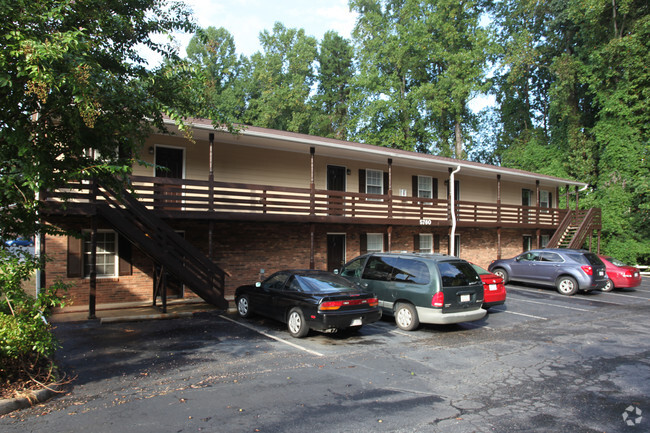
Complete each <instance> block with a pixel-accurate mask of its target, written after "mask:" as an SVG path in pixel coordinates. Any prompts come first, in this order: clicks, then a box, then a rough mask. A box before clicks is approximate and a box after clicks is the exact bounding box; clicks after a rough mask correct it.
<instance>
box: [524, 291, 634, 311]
mask: <svg viewBox="0 0 650 433" xmlns="http://www.w3.org/2000/svg"><path fill="white" fill-rule="evenodd" d="M511 289H516V290H521V291H522V292H528V293H538V294H539V293H540V292H539V291H538V290H529V289H523V288H521V287H511ZM548 295H549V296H553V298H554V299H558V298H557V297H558V296H562V297H563V298H566V296H564V295H559V294H558V295H555V294H553V292H550V291H549V293H548ZM574 299H576V300H577V301H587V302H602V303H605V304H611V305H620V306H623V305H625V304H619V303H616V302H611V301H603V300H601V299H584V298H580V297H578V298H574ZM557 306H558V307H559V305H557ZM567 308H568V307H567Z"/></svg>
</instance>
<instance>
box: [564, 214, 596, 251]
mask: <svg viewBox="0 0 650 433" xmlns="http://www.w3.org/2000/svg"><path fill="white" fill-rule="evenodd" d="M598 210H599V209H598ZM596 211H597V209H596V208H591V209H589V210H588V211H587V213H586V214H585V216H584V217H583V218H582V221H581V222H580V225H579V226H578V229H577V230H576V233H575V235H574V236H573V239H572V240H571V243H570V244H569V248H581V247H582V244H583V243H584V241H585V238H586V237H587V234H589V232H591V230H592V222H593V220H594V217H595V216H596Z"/></svg>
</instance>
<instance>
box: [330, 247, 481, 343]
mask: <svg viewBox="0 0 650 433" xmlns="http://www.w3.org/2000/svg"><path fill="white" fill-rule="evenodd" d="M339 273H340V274H341V276H343V277H345V278H347V279H348V280H350V281H352V282H354V283H357V284H359V285H360V286H361V287H363V288H364V289H366V290H368V291H371V292H373V293H374V294H375V295H376V296H377V298H378V299H379V306H380V307H382V310H383V312H384V313H385V314H389V315H393V316H394V317H395V323H396V324H397V326H398V327H400V328H401V329H403V330H406V331H412V330H414V329H416V328H417V327H418V326H419V325H420V323H433V324H449V323H460V322H471V321H473V320H480V319H481V318H483V316H485V310H484V309H482V308H481V305H482V304H483V283H482V282H481V278H480V277H479V276H478V274H477V273H476V271H475V270H474V268H473V267H472V265H471V264H470V263H468V262H467V261H465V260H462V259H459V258H458V257H453V256H448V255H444V254H417V253H370V254H364V255H362V256H359V257H357V258H355V259H353V260H351V261H349V262H348V263H346V264H345V265H344V266H343V268H342V269H341V270H340V272H339Z"/></svg>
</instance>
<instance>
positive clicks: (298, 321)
mask: <svg viewBox="0 0 650 433" xmlns="http://www.w3.org/2000/svg"><path fill="white" fill-rule="evenodd" d="M287 329H289V334H291V336H292V337H296V338H302V337H305V336H307V334H308V333H309V326H307V322H306V321H305V315H304V314H302V310H301V309H300V308H293V309H291V311H289V317H288V319H287Z"/></svg>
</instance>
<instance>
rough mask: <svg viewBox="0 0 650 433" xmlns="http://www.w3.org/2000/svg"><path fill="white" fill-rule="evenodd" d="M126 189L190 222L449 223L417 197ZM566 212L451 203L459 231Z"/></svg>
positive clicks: (550, 222)
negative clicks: (194, 218)
mask: <svg viewBox="0 0 650 433" xmlns="http://www.w3.org/2000/svg"><path fill="white" fill-rule="evenodd" d="M130 188H131V190H132V191H133V192H134V194H135V196H136V197H137V198H138V201H139V202H140V203H141V204H142V205H144V206H146V207H147V208H149V209H153V210H157V211H161V212H164V213H165V214H166V215H167V216H178V217H180V216H181V214H182V216H183V217H192V216H191V215H192V213H196V214H197V215H199V214H200V217H201V218H223V217H225V216H229V217H231V218H234V217H242V218H248V219H258V220H264V219H269V220H272V219H277V218H280V217H300V219H301V220H305V221H308V220H310V219H311V220H313V221H327V220H331V221H340V219H341V218H345V219H347V220H348V222H359V223H373V222H375V221H377V220H381V221H382V223H383V222H387V223H391V224H400V225H434V226H443V225H449V224H450V221H451V216H450V214H451V212H450V208H449V201H448V200H439V199H427V198H420V197H402V196H388V195H374V194H362V193H354V192H340V191H329V190H312V189H310V188H293V187H279V186H270V185H254V184H244V183H232V182H216V181H215V182H211V183H210V182H208V181H200V180H192V179H169V178H154V177H144V176H132V177H131V185H130ZM64 200H65V201H67V204H66V205H67V206H70V205H71V204H73V203H77V204H83V203H88V184H86V183H83V182H77V183H75V184H70V185H69V187H68V188H66V189H61V190H57V191H54V192H50V193H49V194H48V197H47V201H48V202H49V203H51V204H55V203H57V202H63V201H64ZM50 209H52V210H53V208H52V207H50ZM566 213H567V210H566V209H556V208H538V207H534V206H517V205H507V204H500V205H499V204H496V203H481V202H470V201H457V202H456V217H457V224H458V225H459V226H485V227H521V226H529V227H542V228H549V229H555V228H556V227H557V226H558V225H559V223H560V221H562V219H563V218H564V216H565V215H566ZM350 219H352V221H350Z"/></svg>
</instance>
